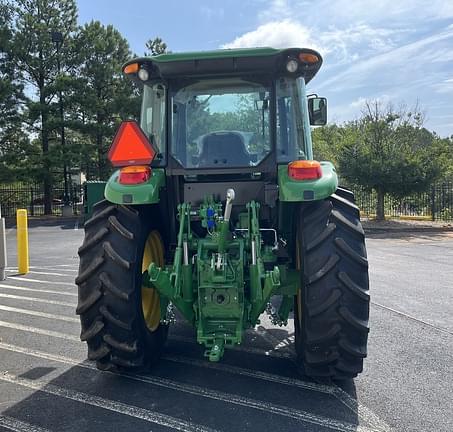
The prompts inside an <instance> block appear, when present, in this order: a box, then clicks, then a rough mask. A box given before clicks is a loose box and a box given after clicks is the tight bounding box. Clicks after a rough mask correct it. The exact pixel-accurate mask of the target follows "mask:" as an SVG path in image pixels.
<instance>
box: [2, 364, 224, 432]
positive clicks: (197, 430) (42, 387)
mask: <svg viewBox="0 0 453 432" xmlns="http://www.w3.org/2000/svg"><path fill="white" fill-rule="evenodd" d="M0 380H1V381H5V382H9V383H11V384H16V385H19V386H22V387H26V388H30V389H33V390H38V391H42V392H44V393H48V394H51V395H54V396H58V397H62V398H65V399H70V400H73V401H75V402H80V403H82V404H87V405H91V406H95V407H97V408H102V409H105V410H108V411H113V412H117V413H119V414H123V415H127V416H129V417H133V418H137V419H140V420H145V421H148V422H151V423H154V424H158V425H161V426H165V427H169V428H173V429H175V430H178V431H183V432H214V430H215V429H211V428H208V427H205V426H201V425H197V424H194V423H192V422H189V421H185V420H180V419H178V418H176V417H171V416H169V415H166V414H159V413H156V412H153V411H149V410H147V409H144V408H140V407H137V406H134V405H128V404H125V403H123V402H117V401H113V400H110V399H104V398H102V397H99V396H93V395H90V394H88V393H83V392H79V391H76V390H70V389H67V388H64V387H59V386H56V385H54V384H51V383H50V380H48V379H47V380H46V379H40V380H30V379H27V378H23V377H18V376H16V375H13V374H10V373H8V372H3V373H0Z"/></svg>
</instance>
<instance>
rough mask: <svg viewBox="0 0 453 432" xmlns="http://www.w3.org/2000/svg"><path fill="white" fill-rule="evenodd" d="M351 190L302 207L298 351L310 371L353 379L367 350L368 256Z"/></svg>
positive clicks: (297, 318) (300, 222)
mask: <svg viewBox="0 0 453 432" xmlns="http://www.w3.org/2000/svg"><path fill="white" fill-rule="evenodd" d="M353 202H354V198H353V194H352V192H350V191H348V190H345V189H339V190H338V191H337V192H336V193H335V194H334V195H332V196H331V197H329V198H328V199H325V200H323V201H320V202H315V203H311V204H308V205H304V206H302V207H301V212H300V218H299V223H298V243H297V248H296V249H297V252H296V255H297V257H296V260H297V261H298V264H299V266H300V267H299V268H300V269H301V273H302V284H301V285H302V286H301V289H300V291H299V293H298V295H297V296H296V299H295V320H294V321H295V322H294V325H295V336H296V352H297V358H298V362H299V364H300V366H302V368H303V370H304V372H305V374H307V375H309V376H313V377H320V376H322V377H330V378H333V379H347V378H353V377H355V376H357V374H359V373H360V372H361V371H362V369H363V359H364V358H365V357H366V354H367V339H368V332H369V327H368V317H369V302H370V296H369V291H368V284H369V283H368V261H367V258H366V256H367V255H366V248H365V235H364V232H363V229H362V226H361V223H360V214H359V210H358V208H357V207H356V206H355V204H353Z"/></svg>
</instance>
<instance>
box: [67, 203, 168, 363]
mask: <svg viewBox="0 0 453 432" xmlns="http://www.w3.org/2000/svg"><path fill="white" fill-rule="evenodd" d="M153 216H154V215H153V211H152V209H151V207H149V206H141V207H139V210H137V208H134V207H127V206H120V205H113V204H111V203H109V202H108V201H101V202H100V203H98V204H96V206H95V207H94V213H93V217H92V218H91V219H89V220H88V221H87V222H86V223H85V239H84V242H83V244H82V246H81V247H80V248H79V256H80V266H79V275H78V277H77V278H76V284H77V285H78V293H79V301H78V306H77V311H76V313H77V314H78V315H80V321H81V327H82V331H81V335H80V338H81V340H82V341H86V342H87V345H88V359H90V360H94V361H96V364H97V367H98V368H99V369H101V370H108V369H111V368H114V367H121V368H137V367H142V366H146V365H149V364H151V363H154V362H156V361H157V360H158V358H159V357H160V355H161V352H162V349H163V345H164V343H165V340H166V336H167V331H168V326H166V325H163V324H161V323H160V306H159V301H158V297H157V302H156V296H157V292H156V293H153V296H150V295H149V294H148V295H147V294H146V293H145V294H143V295H142V290H145V288H142V284H141V279H142V271H143V267H145V266H146V267H147V265H149V262H150V261H154V262H156V264H158V265H159V266H162V265H163V264H164V263H163V256H164V253H163V243H162V240H161V237H160V235H159V231H158V230H157V229H156V228H157V225H156V218H155V217H153ZM150 242H151V243H150ZM159 242H160V243H159ZM150 253H151V255H150ZM145 261H147V262H146V263H145ZM152 311H154V313H152ZM156 314H158V315H157V316H156Z"/></svg>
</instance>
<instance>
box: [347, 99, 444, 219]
mask: <svg viewBox="0 0 453 432" xmlns="http://www.w3.org/2000/svg"><path fill="white" fill-rule="evenodd" d="M338 164H339V170H340V173H341V175H343V176H344V177H345V178H346V179H348V180H349V181H351V182H353V183H355V184H359V185H362V186H364V187H365V188H367V189H374V190H375V191H376V193H377V205H376V219H377V220H383V219H384V218H385V215H384V197H385V194H387V193H388V194H391V195H393V196H395V197H402V196H405V195H407V194H409V193H412V192H417V191H423V190H426V188H427V187H428V186H429V185H430V184H431V183H432V182H433V181H434V179H435V178H436V177H437V176H438V175H439V173H440V169H439V160H438V158H437V157H436V147H435V138H434V135H433V134H431V133H430V132H428V131H427V130H426V129H424V128H423V115H422V113H421V112H420V110H419V109H418V107H415V108H414V110H412V111H408V110H407V109H406V108H405V107H401V108H400V109H398V110H395V109H394V108H393V107H392V106H391V105H388V106H387V107H383V105H382V104H381V103H380V102H379V101H370V102H366V103H365V106H364V108H363V111H362V116H361V118H360V119H359V120H357V121H354V122H350V123H347V124H346V125H345V127H344V133H343V135H342V140H341V144H340V146H339V153H338Z"/></svg>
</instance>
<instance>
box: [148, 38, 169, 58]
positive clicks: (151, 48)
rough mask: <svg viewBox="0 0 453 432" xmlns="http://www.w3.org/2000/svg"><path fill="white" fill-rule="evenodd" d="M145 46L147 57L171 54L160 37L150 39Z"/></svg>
mask: <svg viewBox="0 0 453 432" xmlns="http://www.w3.org/2000/svg"><path fill="white" fill-rule="evenodd" d="M145 46H146V50H147V51H146V52H145V55H148V56H155V55H159V54H165V53H167V52H169V51H167V44H166V43H165V42H164V41H163V40H162V39H161V38H160V37H156V38H154V39H149V40H148V42H146V44H145Z"/></svg>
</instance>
